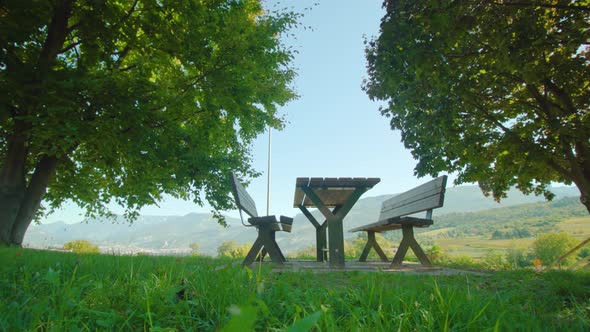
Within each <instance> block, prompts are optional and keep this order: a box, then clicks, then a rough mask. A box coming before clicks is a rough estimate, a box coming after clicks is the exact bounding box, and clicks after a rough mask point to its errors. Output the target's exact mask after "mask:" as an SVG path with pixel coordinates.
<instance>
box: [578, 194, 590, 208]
mask: <svg viewBox="0 0 590 332" xmlns="http://www.w3.org/2000/svg"><path fill="white" fill-rule="evenodd" d="M580 192H581V194H582V195H581V196H580V202H582V204H584V206H585V207H586V210H588V213H590V192H588V191H586V192H583V191H582V189H580Z"/></svg>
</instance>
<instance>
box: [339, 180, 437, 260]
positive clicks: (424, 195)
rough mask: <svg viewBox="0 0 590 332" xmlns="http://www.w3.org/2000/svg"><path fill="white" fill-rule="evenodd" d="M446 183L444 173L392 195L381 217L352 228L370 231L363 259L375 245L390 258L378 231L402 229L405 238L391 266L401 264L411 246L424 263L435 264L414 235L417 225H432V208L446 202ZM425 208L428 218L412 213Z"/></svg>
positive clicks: (384, 257)
mask: <svg viewBox="0 0 590 332" xmlns="http://www.w3.org/2000/svg"><path fill="white" fill-rule="evenodd" d="M446 185H447V176H446V175H443V176H441V177H438V178H436V179H434V180H432V181H429V182H427V183H424V184H422V185H420V186H418V187H416V188H414V189H411V190H408V191H406V192H404V193H402V194H399V195H397V196H395V197H392V198H390V199H388V200H386V201H385V202H383V204H382V205H381V213H380V215H379V221H377V222H375V223H372V224H368V225H364V226H361V227H357V228H354V229H351V230H350V232H361V231H363V232H367V244H366V245H365V248H364V250H363V252H362V254H361V257H360V259H359V261H361V262H365V261H366V260H367V256H368V255H369V252H370V251H371V249H375V251H376V252H377V254H378V255H379V257H380V258H381V260H382V261H389V260H388V259H387V255H385V253H384V252H383V249H381V247H380V246H379V244H378V243H377V241H376V239H375V233H381V232H386V231H390V230H395V229H401V230H402V240H401V242H400V245H399V248H398V249H397V251H396V253H395V256H394V257H393V262H392V263H391V267H392V268H395V267H399V266H401V264H402V262H403V260H404V257H405V256H406V253H407V251H408V248H412V251H414V253H415V254H416V256H417V257H418V259H419V260H420V263H422V265H424V266H432V263H431V262H430V260H429V259H428V257H427V256H426V254H425V253H424V250H422V248H421V247H420V245H419V244H418V242H416V239H415V238H414V227H428V226H430V225H432V210H433V209H436V208H439V207H442V206H443V203H444V197H445V187H446ZM423 211H426V217H425V218H417V217H412V216H410V215H411V214H414V213H418V212H423Z"/></svg>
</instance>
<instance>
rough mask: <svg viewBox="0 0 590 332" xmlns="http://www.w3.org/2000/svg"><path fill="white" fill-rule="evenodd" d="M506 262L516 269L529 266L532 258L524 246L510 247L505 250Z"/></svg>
mask: <svg viewBox="0 0 590 332" xmlns="http://www.w3.org/2000/svg"><path fill="white" fill-rule="evenodd" d="M506 262H507V263H508V264H509V265H510V266H511V267H512V268H513V269H517V268H522V267H527V266H531V264H532V259H531V257H530V253H528V252H527V250H526V249H525V248H511V249H508V252H506Z"/></svg>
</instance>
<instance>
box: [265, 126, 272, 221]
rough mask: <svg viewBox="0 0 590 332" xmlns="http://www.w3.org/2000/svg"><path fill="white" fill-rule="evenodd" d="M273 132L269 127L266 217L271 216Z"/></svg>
mask: <svg viewBox="0 0 590 332" xmlns="http://www.w3.org/2000/svg"><path fill="white" fill-rule="evenodd" d="M270 133H271V130H270V126H269V127H268V166H267V171H266V176H267V178H266V215H267V216H268V215H270V146H271V135H270Z"/></svg>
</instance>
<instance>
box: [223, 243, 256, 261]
mask: <svg viewBox="0 0 590 332" xmlns="http://www.w3.org/2000/svg"><path fill="white" fill-rule="evenodd" d="M250 247H252V244H249V243H246V244H242V245H240V244H238V243H237V242H236V241H225V242H223V243H221V244H220V245H219V247H217V255H218V256H220V257H229V258H244V257H246V255H247V254H248V251H249V250H250Z"/></svg>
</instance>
